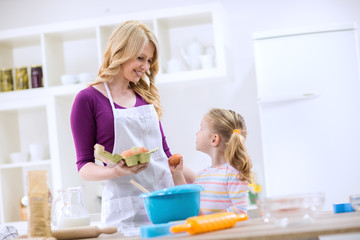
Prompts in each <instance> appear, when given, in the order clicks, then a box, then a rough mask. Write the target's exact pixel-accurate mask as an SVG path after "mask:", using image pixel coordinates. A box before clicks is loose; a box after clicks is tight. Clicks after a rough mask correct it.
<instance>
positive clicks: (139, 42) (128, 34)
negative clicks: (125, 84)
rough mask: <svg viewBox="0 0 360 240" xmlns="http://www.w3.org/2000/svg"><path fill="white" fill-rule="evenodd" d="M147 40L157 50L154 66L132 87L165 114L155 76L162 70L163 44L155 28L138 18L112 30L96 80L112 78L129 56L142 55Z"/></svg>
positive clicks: (105, 80) (152, 64)
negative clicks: (154, 30)
mask: <svg viewBox="0 0 360 240" xmlns="http://www.w3.org/2000/svg"><path fill="white" fill-rule="evenodd" d="M147 43H151V44H152V45H153V46H154V48H155V50H154V55H153V59H152V62H151V65H150V69H149V70H148V71H147V72H146V73H145V75H146V77H147V79H148V82H147V81H146V77H145V76H142V77H141V78H140V80H139V82H137V83H133V82H130V83H129V87H130V88H131V89H132V90H133V91H134V92H136V93H138V94H139V95H140V96H142V97H143V98H144V99H145V101H146V102H147V103H149V104H153V105H154V107H155V110H156V112H157V114H158V116H159V119H160V118H161V115H162V106H161V104H160V95H159V91H158V89H157V88H156V86H155V76H156V74H157V73H158V71H159V62H158V56H159V44H158V41H157V39H156V37H155V35H154V33H153V32H151V31H150V30H149V29H148V28H147V27H146V26H145V25H144V24H142V23H140V22H138V21H127V22H124V23H123V24H121V25H120V26H119V27H118V28H117V29H115V31H114V32H113V33H112V34H111V36H110V38H109V40H108V43H107V49H106V51H105V53H104V58H103V61H102V64H101V67H100V70H99V73H98V76H97V78H96V80H95V81H94V83H92V84H90V85H95V84H98V83H103V82H108V81H109V80H111V79H112V78H113V77H114V76H115V75H117V74H118V73H119V71H120V69H121V65H122V64H123V63H125V62H127V61H129V60H134V59H136V58H137V57H138V56H140V55H141V53H142V51H143V50H144V48H145V46H146V44H147Z"/></svg>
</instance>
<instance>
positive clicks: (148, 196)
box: [140, 184, 204, 224]
mask: <svg viewBox="0 0 360 240" xmlns="http://www.w3.org/2000/svg"><path fill="white" fill-rule="evenodd" d="M203 190H204V188H203V187H201V186H199V185H196V184H186V185H179V186H175V187H170V188H164V189H162V190H159V191H154V192H149V193H142V194H140V197H142V198H143V199H144V205H145V211H146V214H147V216H148V217H149V219H150V220H151V222H152V223H154V224H158V223H168V222H170V221H179V220H185V219H187V218H188V217H193V216H197V215H198V214H199V210H200V191H203Z"/></svg>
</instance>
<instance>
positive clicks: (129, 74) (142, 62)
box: [119, 42, 155, 83]
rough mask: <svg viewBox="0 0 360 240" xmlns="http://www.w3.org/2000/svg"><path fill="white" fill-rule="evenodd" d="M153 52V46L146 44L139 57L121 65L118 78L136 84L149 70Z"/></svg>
mask: <svg viewBox="0 0 360 240" xmlns="http://www.w3.org/2000/svg"><path fill="white" fill-rule="evenodd" d="M154 52H155V47H154V45H153V44H152V43H150V42H149V43H147V44H146V45H145V48H144V50H143V51H142V53H141V54H140V56H138V57H137V58H136V59H134V60H129V61H127V62H125V63H123V64H122V65H121V66H122V67H121V71H120V73H119V75H120V77H121V78H122V79H124V80H126V81H128V82H134V83H137V82H138V81H139V80H140V77H141V76H142V75H143V74H145V73H146V72H147V71H148V70H149V68H150V65H151V63H152V59H153V57H154Z"/></svg>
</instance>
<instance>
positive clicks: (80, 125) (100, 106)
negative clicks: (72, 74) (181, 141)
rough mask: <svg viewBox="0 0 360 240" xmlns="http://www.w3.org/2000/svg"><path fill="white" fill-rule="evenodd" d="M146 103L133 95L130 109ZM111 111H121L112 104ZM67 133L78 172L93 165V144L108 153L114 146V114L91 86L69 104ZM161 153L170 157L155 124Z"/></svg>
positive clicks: (103, 97)
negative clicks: (69, 126) (70, 132)
mask: <svg viewBox="0 0 360 240" xmlns="http://www.w3.org/2000/svg"><path fill="white" fill-rule="evenodd" d="M146 104H148V103H147V102H146V101H145V100H144V99H143V98H142V97H141V96H140V95H138V94H136V103H135V106H134V107H139V106H142V105H146ZM114 105H115V108H117V109H124V107H121V106H119V105H117V104H116V103H114ZM70 124H71V131H72V134H73V138H74V143H75V149H76V157H77V161H76V164H77V169H78V171H79V170H80V169H81V168H82V167H83V166H84V165H85V164H86V163H88V162H95V159H94V145H95V144H96V143H98V144H101V145H103V146H104V147H105V150H106V151H108V152H112V151H113V147H114V137H115V136H114V115H113V112H112V108H111V105H110V102H109V99H108V98H107V97H105V96H104V95H103V94H102V93H101V92H99V91H98V90H96V89H95V88H93V87H91V86H90V87H87V88H85V89H83V90H81V91H80V92H79V93H78V94H77V96H76V98H75V101H74V103H73V106H72V109H71V116H70ZM159 128H160V131H161V136H162V142H163V150H164V152H165V154H166V156H167V157H170V156H171V152H170V149H169V147H168V145H167V143H166V137H165V135H164V132H163V129H162V127H161V122H160V121H159Z"/></svg>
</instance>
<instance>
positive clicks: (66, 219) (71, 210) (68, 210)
mask: <svg viewBox="0 0 360 240" xmlns="http://www.w3.org/2000/svg"><path fill="white" fill-rule="evenodd" d="M82 192H83V186H76V187H70V188H64V189H60V190H58V196H57V197H56V198H55V199H54V201H53V204H52V210H51V215H52V217H51V219H52V224H53V225H54V226H56V227H58V228H68V227H79V226H88V225H90V216H89V212H88V211H87V209H86V208H85V206H84V204H83V201H82Z"/></svg>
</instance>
